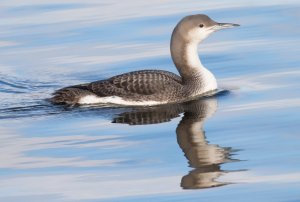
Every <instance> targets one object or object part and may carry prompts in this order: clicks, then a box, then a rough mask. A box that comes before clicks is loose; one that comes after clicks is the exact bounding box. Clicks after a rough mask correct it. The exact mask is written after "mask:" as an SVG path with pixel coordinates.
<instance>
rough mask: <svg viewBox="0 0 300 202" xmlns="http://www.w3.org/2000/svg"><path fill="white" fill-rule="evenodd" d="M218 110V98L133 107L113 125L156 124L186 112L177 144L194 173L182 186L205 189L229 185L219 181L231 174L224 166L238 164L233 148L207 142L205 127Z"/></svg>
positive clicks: (191, 173) (186, 178) (188, 176)
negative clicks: (219, 178) (225, 174)
mask: <svg viewBox="0 0 300 202" xmlns="http://www.w3.org/2000/svg"><path fill="white" fill-rule="evenodd" d="M216 110H217V99H216V98H215V97H210V98H202V99H198V100H194V101H190V102H187V103H182V104H172V105H166V106H154V107H146V108H145V107H144V108H133V109H132V111H130V112H124V113H122V114H119V115H118V117H116V118H114V120H113V123H125V124H130V125H146V124H156V123H162V122H167V121H170V120H171V119H173V118H175V117H179V115H180V114H181V113H183V117H182V119H181V121H180V122H179V124H178V126H177V129H176V134H177V142H178V145H179V146H180V148H181V149H182V151H183V153H184V155H185V157H186V158H187V160H188V163H189V166H190V167H192V168H193V170H191V171H190V172H189V173H188V174H187V175H185V176H183V177H182V180H181V187H182V188H183V189H203V188H210V187H217V186H223V185H226V184H228V183H226V182H219V181H217V178H218V177H220V176H221V175H222V174H224V173H226V172H229V171H224V170H222V169H221V164H223V163H227V162H232V161H237V160H233V159H231V155H232V153H233V152H234V151H233V150H232V149H231V148H230V147H220V146H219V145H215V144H209V143H208V141H207V140H206V137H205V132H204V129H203V124H204V122H205V120H206V119H207V118H209V117H211V116H212V115H213V114H214V113H215V111H216Z"/></svg>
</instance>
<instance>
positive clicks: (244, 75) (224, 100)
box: [0, 0, 300, 202]
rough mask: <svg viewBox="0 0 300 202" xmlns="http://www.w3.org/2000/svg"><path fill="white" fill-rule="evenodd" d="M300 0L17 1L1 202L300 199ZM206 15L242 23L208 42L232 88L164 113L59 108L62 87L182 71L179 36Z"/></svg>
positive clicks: (2, 60) (2, 35) (2, 109)
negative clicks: (173, 53)
mask: <svg viewBox="0 0 300 202" xmlns="http://www.w3.org/2000/svg"><path fill="white" fill-rule="evenodd" d="M299 8H300V3H299V1H292V0H290V1H283V0H274V1H257V0H254V1H247V0H245V1H240V2H237V1H232V0H222V1H219V2H208V1H195V0H190V1H184V2H178V1H157V0H153V1H150V2H145V1H143V2H142V1H137V0H130V1H126V2H125V1H124V2H115V1H112V0H110V1H106V2H105V3H99V2H97V1H93V0H89V1H82V2H79V1H76V0H70V1H65V0H62V1H61V0H60V1H43V2H35V1H30V0H25V1H22V2H20V1H16V0H10V1H4V2H1V10H2V11H1V14H0V15H1V20H0V98H1V99H0V139H1V140H0V144H1V146H0V151H1V154H0V201H5V202H6V201H10V202H11V201H22V202H23V201H28V202H32V201H43V202H44V201H51V202H52V201H66V202H71V201H72V202H73V201H130V202H131V201H282V202H295V201H300V194H299V193H300V136H299V135H300V134H299V129H300V125H299V122H300V116H299V114H300V104H299V103H300V93H299V92H300V85H299V76H300V71H299V65H300V58H299V55H300V48H299V47H300V40H299V34H300V29H299V25H298V24H299V23H298V22H299V20H300V15H299ZM196 13H205V14H207V15H209V16H211V17H212V18H213V19H214V20H216V21H219V22H232V23H238V24H241V27H238V28H235V29H230V30H224V31H220V32H218V33H215V34H213V35H212V36H210V37H209V38H208V39H206V40H205V42H204V43H203V44H202V45H201V46H200V47H199V54H200V55H201V59H202V61H203V64H204V65H205V66H206V67H207V68H208V69H210V70H211V71H212V72H213V73H214V74H215V75H216V77H217V80H218V82H219V85H220V86H221V87H223V88H226V89H230V91H229V92H223V93H220V94H219V95H217V96H215V97H213V98H205V99H200V100H197V101H194V102H191V103H185V104H178V105H171V106H164V107H151V108H143V107H140V108H100V107H97V106H85V107H77V108H72V107H71V108H70V107H63V106H52V105H51V104H49V103H48V102H46V101H45V99H46V98H49V96H50V94H51V93H52V92H53V91H54V90H55V89H58V88H61V87H64V86H68V85H72V84H78V83H85V82H90V81H94V80H98V79H103V78H107V77H110V76H112V75H115V74H120V73H123V72H127V71H133V70H138V69H164V70H168V71H171V72H174V73H176V69H175V68H174V66H173V64H172V61H171V59H170V56H169V40H170V34H171V32H172V29H173V27H174V26H175V25H176V23H177V22H178V21H179V20H180V19H181V18H182V17H183V16H186V15H190V14H196Z"/></svg>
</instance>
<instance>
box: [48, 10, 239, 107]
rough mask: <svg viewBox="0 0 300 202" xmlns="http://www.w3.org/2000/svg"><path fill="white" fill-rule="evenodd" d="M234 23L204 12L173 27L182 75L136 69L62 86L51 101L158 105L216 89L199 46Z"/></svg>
mask: <svg viewBox="0 0 300 202" xmlns="http://www.w3.org/2000/svg"><path fill="white" fill-rule="evenodd" d="M232 26H237V25H236V24H230V23H217V22H215V21H213V20H212V19H210V18H209V17H208V16H206V15H202V14H199V15H191V16H187V17H185V18H183V19H182V20H181V21H180V22H179V23H178V24H177V26H176V27H175V28H174V31H173V33H172V37H171V45H170V49H171V56H172V59H173V62H174V64H175V66H176V68H177V70H178V72H179V74H180V76H178V75H176V74H174V73H171V72H168V71H162V70H142V71H134V72H129V73H125V74H121V75H117V76H114V77H111V78H109V79H106V80H100V81H95V82H91V83H87V84H81V85H76V86H69V87H66V88H63V89H60V90H58V91H56V92H55V93H54V96H53V97H52V98H51V99H50V100H51V101H52V102H53V103H55V104H71V105H74V104H95V103H111V104H121V105H158V104H166V103H174V102H182V101H186V100H189V99H192V98H193V97H195V96H200V95H203V94H205V93H207V92H210V91H214V90H216V89H217V82H216V79H215V77H214V75H213V74H212V73H211V72H210V71H209V70H207V69H206V68H205V67H204V66H203V65H202V64H201V62H200V59H199V56H198V53H197V46H198V44H199V43H200V42H201V41H202V40H204V39H205V38H206V37H207V36H208V35H210V34H211V33H213V32H214V31H216V30H219V29H221V28H228V27H232Z"/></svg>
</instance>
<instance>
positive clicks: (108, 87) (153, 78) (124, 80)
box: [88, 70, 181, 96]
mask: <svg viewBox="0 0 300 202" xmlns="http://www.w3.org/2000/svg"><path fill="white" fill-rule="evenodd" d="M180 84H181V77H179V76H177V75H176V74H173V73H171V72H167V71H160V70H143V71H135V72H129V73H125V74H121V75H117V76H114V77H112V78H110V79H107V80H101V81H96V82H92V83H90V84H89V86H88V88H89V90H91V91H92V92H93V93H95V94H97V95H98V96H112V95H116V96H122V95H134V94H138V95H152V94H155V93H157V92H161V91H163V90H165V89H166V87H167V86H168V85H180Z"/></svg>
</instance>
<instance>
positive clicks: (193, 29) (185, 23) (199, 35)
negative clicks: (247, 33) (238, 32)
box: [173, 14, 239, 43]
mask: <svg viewBox="0 0 300 202" xmlns="http://www.w3.org/2000/svg"><path fill="white" fill-rule="evenodd" d="M235 26H239V25H238V24H232V23H218V22H215V21H214V20H212V19H210V17H208V16H207V15H203V14H198V15H190V16H186V17H184V18H183V19H182V20H181V21H180V22H179V23H178V24H177V26H176V27H175V29H174V31H173V35H174V34H175V33H176V35H177V36H178V35H179V36H180V38H182V39H183V40H184V41H185V42H188V43H189V42H196V43H199V42H201V41H202V40H203V39H205V38H206V37H208V36H209V35H210V34H211V33H213V32H215V31H217V30H220V29H224V28H231V27H235Z"/></svg>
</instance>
